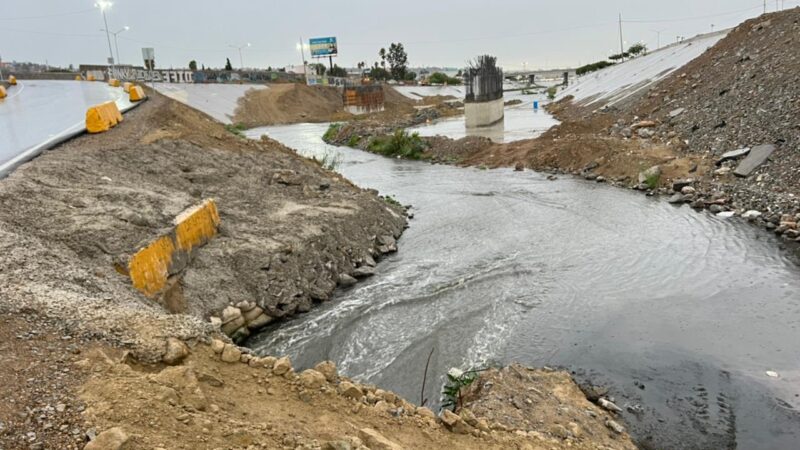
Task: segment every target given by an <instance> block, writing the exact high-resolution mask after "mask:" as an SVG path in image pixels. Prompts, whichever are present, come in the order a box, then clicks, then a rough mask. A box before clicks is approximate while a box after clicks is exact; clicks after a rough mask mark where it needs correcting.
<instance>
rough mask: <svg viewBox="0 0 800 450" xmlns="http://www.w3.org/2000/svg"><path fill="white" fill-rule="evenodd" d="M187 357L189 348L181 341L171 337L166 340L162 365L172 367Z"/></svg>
mask: <svg viewBox="0 0 800 450" xmlns="http://www.w3.org/2000/svg"><path fill="white" fill-rule="evenodd" d="M187 356H189V346H188V345H186V344H185V343H184V342H183V341H182V340H180V339H177V338H174V337H171V338H168V339H167V346H166V350H165V351H164V356H162V357H161V360H162V361H164V364H167V365H169V366H174V365H175V364H179V363H180V362H181V361H183V359H184V358H186V357H187Z"/></svg>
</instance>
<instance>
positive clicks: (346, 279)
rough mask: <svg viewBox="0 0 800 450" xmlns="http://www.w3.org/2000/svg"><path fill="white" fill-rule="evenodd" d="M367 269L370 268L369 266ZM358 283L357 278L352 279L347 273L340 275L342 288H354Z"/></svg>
mask: <svg viewBox="0 0 800 450" xmlns="http://www.w3.org/2000/svg"><path fill="white" fill-rule="evenodd" d="M367 267H369V266H367ZM356 283H358V280H356V279H355V278H353V277H351V276H350V275H348V274H346V273H343V274H341V275H339V280H338V284H339V286H341V287H350V286H352V285H354V284H356Z"/></svg>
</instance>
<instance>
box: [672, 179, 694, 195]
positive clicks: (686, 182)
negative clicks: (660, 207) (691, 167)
mask: <svg viewBox="0 0 800 450" xmlns="http://www.w3.org/2000/svg"><path fill="white" fill-rule="evenodd" d="M692 184H694V180H693V179H692V178H686V179H681V180H675V181H673V182H672V190H673V191H675V192H681V190H683V188H685V187H687V186H691V185H692Z"/></svg>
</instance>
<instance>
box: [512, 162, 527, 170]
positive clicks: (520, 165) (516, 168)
mask: <svg viewBox="0 0 800 450" xmlns="http://www.w3.org/2000/svg"><path fill="white" fill-rule="evenodd" d="M523 170H525V165H524V164H522V163H517V164H516V165H515V166H514V171H515V172H522V171H523Z"/></svg>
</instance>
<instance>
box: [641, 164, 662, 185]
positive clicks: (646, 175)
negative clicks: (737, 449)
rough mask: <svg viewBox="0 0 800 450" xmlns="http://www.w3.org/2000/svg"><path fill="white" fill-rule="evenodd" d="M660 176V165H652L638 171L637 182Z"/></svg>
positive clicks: (644, 181)
mask: <svg viewBox="0 0 800 450" xmlns="http://www.w3.org/2000/svg"><path fill="white" fill-rule="evenodd" d="M659 177H661V166H653V167H651V168H649V169H647V170H645V171H643V172H640V173H639V183H646V182H647V180H649V179H654V178H655V179H658V178H659Z"/></svg>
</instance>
